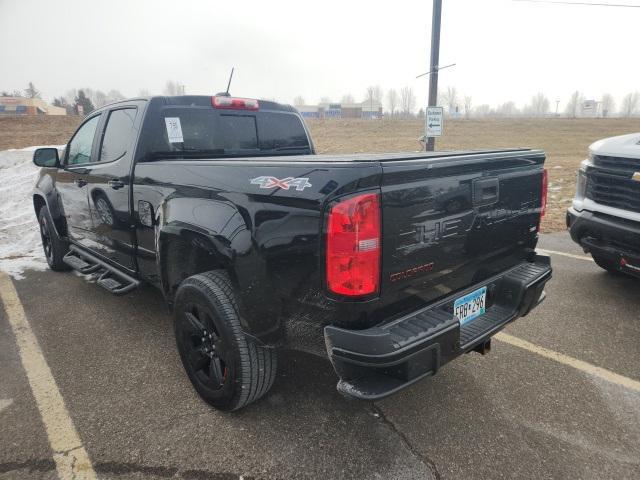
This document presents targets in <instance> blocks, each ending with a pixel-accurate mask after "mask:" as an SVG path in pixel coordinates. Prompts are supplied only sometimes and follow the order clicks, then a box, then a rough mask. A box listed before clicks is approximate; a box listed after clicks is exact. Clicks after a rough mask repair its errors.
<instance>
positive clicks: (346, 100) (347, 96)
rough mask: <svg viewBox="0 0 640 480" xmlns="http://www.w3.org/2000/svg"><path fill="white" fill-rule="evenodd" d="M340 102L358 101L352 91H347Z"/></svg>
mask: <svg viewBox="0 0 640 480" xmlns="http://www.w3.org/2000/svg"><path fill="white" fill-rule="evenodd" d="M340 103H356V100H355V98H353V95H351V94H350V93H347V94H346V95H343V96H342V99H341V100H340Z"/></svg>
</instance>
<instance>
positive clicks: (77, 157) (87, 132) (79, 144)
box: [67, 115, 100, 165]
mask: <svg viewBox="0 0 640 480" xmlns="http://www.w3.org/2000/svg"><path fill="white" fill-rule="evenodd" d="M99 119H100V115H96V116H95V117H93V118H92V119H91V120H89V121H87V122H86V123H85V124H84V125H82V126H81V127H80V130H78V131H77V132H76V134H75V135H74V137H73V139H72V140H71V142H70V143H69V146H68V147H67V148H68V149H69V156H68V157H67V165H77V164H79V163H87V162H90V161H91V147H92V145H93V137H94V136H95V133H96V127H97V126H98V120H99Z"/></svg>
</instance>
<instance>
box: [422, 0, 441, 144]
mask: <svg viewBox="0 0 640 480" xmlns="http://www.w3.org/2000/svg"><path fill="white" fill-rule="evenodd" d="M441 17H442V0H433V15H432V17H431V65H430V68H429V72H430V73H429V105H428V106H429V107H435V106H437V104H438V68H439V67H438V64H439V63H440V18H441ZM435 146H436V139H435V138H434V137H429V138H427V141H426V142H425V150H426V151H428V152H433V151H434V149H435Z"/></svg>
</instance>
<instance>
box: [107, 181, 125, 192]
mask: <svg viewBox="0 0 640 480" xmlns="http://www.w3.org/2000/svg"><path fill="white" fill-rule="evenodd" d="M107 185H109V186H110V187H111V188H113V189H114V190H118V189H120V188H122V187H124V182H122V181H120V180H109V181H108V182H107Z"/></svg>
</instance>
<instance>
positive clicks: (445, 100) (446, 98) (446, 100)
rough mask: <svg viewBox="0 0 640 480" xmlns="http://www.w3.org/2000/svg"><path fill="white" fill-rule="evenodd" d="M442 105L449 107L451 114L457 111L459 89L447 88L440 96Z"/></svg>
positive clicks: (448, 110)
mask: <svg viewBox="0 0 640 480" xmlns="http://www.w3.org/2000/svg"><path fill="white" fill-rule="evenodd" d="M440 104H441V105H443V106H446V107H447V112H448V113H449V114H451V113H454V112H455V111H456V107H457V105H458V89H457V88H456V87H447V88H445V89H444V91H443V92H442V94H441V95H440Z"/></svg>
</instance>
